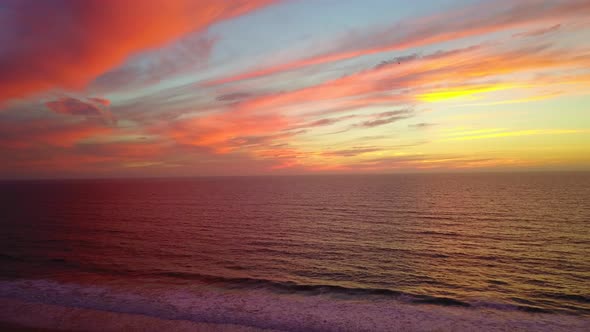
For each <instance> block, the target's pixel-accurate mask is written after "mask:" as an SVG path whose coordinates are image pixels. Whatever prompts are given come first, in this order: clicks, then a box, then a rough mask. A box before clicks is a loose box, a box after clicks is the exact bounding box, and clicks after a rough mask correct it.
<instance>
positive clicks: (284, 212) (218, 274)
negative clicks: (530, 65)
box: [0, 173, 590, 331]
mask: <svg viewBox="0 0 590 332" xmlns="http://www.w3.org/2000/svg"><path fill="white" fill-rule="evenodd" d="M0 199H1V202H2V203H1V206H2V208H1V211H0V223H1V224H0V225H1V227H2V232H1V233H0V267H1V269H0V298H2V299H5V300H18V301H21V302H26V303H37V304H46V305H52V306H58V307H60V308H63V312H67V311H68V310H74V309H75V308H83V309H89V310H94V311H97V312H110V313H120V314H122V315H123V314H137V315H144V316H149V317H153V318H157V319H162V320H178V321H194V322H205V323H216V324H217V323H219V324H237V325H240V326H247V327H255V328H261V329H276V330H285V331H391V330H425V331H426V330H436V329H440V330H443V331H444V330H472V328H474V327H475V328H477V329H481V330H496V329H497V330H501V329H507V328H514V329H516V330H535V331H539V330H551V331H553V330H555V331H557V330H568V331H575V330H579V331H583V330H590V173H510V174H508V173H506V174H503V173H497V174H496V173H494V174H492V173H490V174H399V175H310V176H276V177H272V176H261V177H202V178H174V179H101V180H36V181H4V182H0ZM2 311H6V310H5V309H0V313H1V312H2ZM11 315H12V314H11ZM15 319H17V318H15ZM18 319H21V321H22V322H27V321H28V322H30V321H34V320H35V317H22V318H18ZM39 324H41V323H39ZM39 324H37V325H39ZM404 324H405V325H404ZM95 327H96V326H94V327H93V326H87V328H88V330H92V329H93V328H95Z"/></svg>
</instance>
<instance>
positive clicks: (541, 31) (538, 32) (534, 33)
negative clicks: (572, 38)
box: [512, 24, 561, 37]
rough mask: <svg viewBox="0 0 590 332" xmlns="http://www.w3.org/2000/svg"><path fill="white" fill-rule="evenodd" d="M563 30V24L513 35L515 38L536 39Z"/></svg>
mask: <svg viewBox="0 0 590 332" xmlns="http://www.w3.org/2000/svg"><path fill="white" fill-rule="evenodd" d="M560 28H561V24H555V25H552V26H550V27H547V28H541V29H535V30H532V31H528V32H521V33H517V34H514V35H512V36H513V37H536V36H541V35H546V34H548V33H552V32H555V31H557V30H559V29H560Z"/></svg>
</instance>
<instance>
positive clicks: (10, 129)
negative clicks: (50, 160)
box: [0, 120, 113, 148]
mask: <svg viewBox="0 0 590 332" xmlns="http://www.w3.org/2000/svg"><path fill="white" fill-rule="evenodd" d="M112 130H113V129H112V128H110V127H106V126H104V125H101V124H97V123H94V122H90V121H85V122H68V123H57V122H54V121H49V120H35V121H28V122H26V123H22V124H14V123H4V124H2V125H1V126H0V131H1V132H2V135H0V146H3V147H5V148H31V147H35V146H56V147H72V146H73V145H75V144H76V143H78V142H80V141H82V140H84V139H88V138H92V137H95V136H101V135H107V134H110V133H112Z"/></svg>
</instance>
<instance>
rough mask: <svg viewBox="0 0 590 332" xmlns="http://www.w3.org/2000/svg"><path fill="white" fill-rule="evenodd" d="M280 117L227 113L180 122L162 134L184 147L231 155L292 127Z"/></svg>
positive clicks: (164, 130) (168, 127) (166, 128)
mask: <svg viewBox="0 0 590 332" xmlns="http://www.w3.org/2000/svg"><path fill="white" fill-rule="evenodd" d="M289 123H290V122H289V120H288V119H287V118H285V117H283V116H280V115H274V114H269V115H248V116H246V115H241V114H239V113H234V112H227V113H221V114H214V115H209V116H201V117H195V118H191V119H183V120H179V121H177V122H176V123H173V124H172V125H171V126H167V127H165V128H156V129H155V132H158V133H160V134H162V135H164V136H166V137H169V138H171V139H173V140H174V141H176V142H178V143H180V144H186V145H192V146H199V147H205V148H210V149H212V150H214V151H215V152H217V153H228V152H231V151H233V150H235V149H236V148H238V147H239V146H240V145H241V144H243V143H247V142H248V137H249V136H256V135H268V134H272V133H275V132H278V131H280V130H281V129H284V128H287V127H288V126H289Z"/></svg>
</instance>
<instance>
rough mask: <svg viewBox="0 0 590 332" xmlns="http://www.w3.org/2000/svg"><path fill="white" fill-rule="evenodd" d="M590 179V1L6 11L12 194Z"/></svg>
mask: <svg viewBox="0 0 590 332" xmlns="http://www.w3.org/2000/svg"><path fill="white" fill-rule="evenodd" d="M504 170H507V171H514V170H590V2H589V1H587V0H519V1H514V0H494V1H491V0H490V1H481V0H480V1H475V0H429V1H425V0H424V1H423V0H416V1H405V0H404V1H401V0H399V1H398V0H284V1H278V0H231V1H230V0H43V1H37V0H0V178H56V177H120V176H142V177H143V176H158V177H160V176H200V175H261V174H277V175H279V174H308V173H312V174H315V173H396V172H433V171H434V172H439V171H443V172H446V171H451V172H455V171H458V172H462V171H504Z"/></svg>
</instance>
